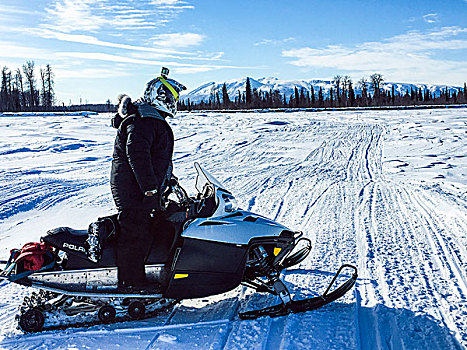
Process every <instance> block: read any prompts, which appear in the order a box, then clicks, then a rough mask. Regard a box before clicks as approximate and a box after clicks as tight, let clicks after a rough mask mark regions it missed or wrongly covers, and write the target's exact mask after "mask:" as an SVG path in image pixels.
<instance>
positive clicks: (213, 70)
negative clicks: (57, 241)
mask: <svg viewBox="0 0 467 350" xmlns="http://www.w3.org/2000/svg"><path fill="white" fill-rule="evenodd" d="M0 37H1V38H2V39H1V40H0V65H1V66H4V65H6V66H8V67H9V68H10V69H12V70H14V69H16V68H18V67H20V66H21V65H22V64H23V63H25V61H26V60H34V61H35V63H36V66H38V67H40V66H44V65H45V64H47V63H49V64H50V65H51V66H52V69H53V70H54V72H55V74H56V79H55V80H56V87H55V89H56V93H57V98H58V100H59V101H62V102H64V103H65V104H68V103H69V101H70V100H71V101H72V102H73V103H78V102H79V100H80V98H81V100H82V102H83V103H84V102H85V101H88V102H90V103H99V102H104V101H105V100H107V99H111V100H115V98H116V96H117V94H119V93H122V92H125V93H128V94H129V95H130V96H132V97H134V98H136V97H139V96H140V94H141V93H142V90H143V88H144V85H145V83H146V82H147V81H149V80H150V79H151V78H153V77H154V76H155V75H158V73H159V71H160V67H161V66H162V65H164V66H167V67H169V68H170V69H171V74H170V75H171V77H173V78H175V79H177V80H179V81H180V82H182V83H184V84H185V85H186V86H187V87H188V89H189V90H190V89H193V88H195V87H197V86H199V85H201V84H202V83H205V82H209V81H217V82H221V81H226V80H230V79H238V78H242V77H245V76H251V77H254V78H261V77H268V76H275V77H277V78H280V79H285V80H291V79H332V77H334V76H335V75H336V74H341V75H350V76H351V77H352V78H353V79H354V80H355V81H356V80H359V79H360V78H361V77H362V76H368V75H369V74H372V73H374V72H378V73H381V74H383V76H384V78H385V80H386V81H394V82H411V83H412V82H413V83H417V82H418V83H433V84H452V85H458V86H462V85H463V83H464V81H467V59H466V57H467V0H444V1H441V0H438V1H431V0H424V1H419V0H411V1H399V0H393V1H370V0H367V1H364V0H362V1H339V0H334V1H316V0H308V1H307V0H302V1H297V0H288V1H273V0H269V1H266V0H255V1H251V0H250V1H234V0H231V1H219V0H218V1H214V0H199V1H191V0H119V1H118V0H49V1H46V0H34V1H31V0H29V1H26V0H15V1H11V0H0Z"/></svg>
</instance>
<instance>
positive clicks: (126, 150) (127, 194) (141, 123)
mask: <svg viewBox="0 0 467 350" xmlns="http://www.w3.org/2000/svg"><path fill="white" fill-rule="evenodd" d="M130 103H131V102H130ZM128 112H129V115H126V116H125V115H123V116H122V117H124V118H123V120H122V121H121V123H119V124H120V125H119V127H118V131H117V137H116V138H115V144H114V153H113V160H112V171H111V174H110V186H111V189H112V195H113V197H114V201H115V204H116V205H117V208H118V209H119V210H122V209H151V208H154V207H155V205H154V200H155V198H154V197H145V196H144V192H146V191H149V190H153V189H158V190H159V191H163V190H164V189H165V188H163V187H164V186H165V185H166V179H167V176H168V173H171V170H172V154H173V147H174V136H173V132H172V129H171V128H170V126H169V124H168V123H167V122H166V121H165V119H164V118H163V117H162V116H161V115H160V113H159V112H158V111H157V110H156V109H154V108H153V107H151V106H149V105H147V104H139V105H138V104H134V105H133V104H131V105H130V106H129V108H128ZM130 113H131V114H130ZM114 126H116V125H114Z"/></svg>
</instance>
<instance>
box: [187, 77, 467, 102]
mask: <svg viewBox="0 0 467 350" xmlns="http://www.w3.org/2000/svg"><path fill="white" fill-rule="evenodd" d="M246 80H247V78H246V77H245V78H242V79H237V80H229V81H226V82H225V85H226V88H227V92H228V94H229V97H230V99H231V100H235V98H236V97H237V96H238V94H239V93H240V94H242V93H244V92H245V89H246ZM250 84H251V88H252V89H257V90H258V91H260V92H270V91H271V90H272V91H274V90H278V91H279V92H280V94H281V95H282V96H284V95H285V97H286V99H287V100H288V99H289V98H290V96H291V95H292V94H293V93H294V89H295V87H297V89H298V91H301V90H304V92H305V93H306V91H308V92H310V90H311V86H313V89H314V92H315V94H317V93H318V91H319V89H320V88H322V90H323V95H324V96H328V95H329V91H330V89H331V88H332V87H334V83H333V81H330V80H315V79H305V80H281V79H278V78H275V77H267V78H261V79H254V78H251V77H250ZM223 85H224V82H220V83H216V82H209V83H206V84H203V85H201V86H199V87H197V88H195V89H193V90H190V91H188V92H186V93H184V94H182V96H181V98H182V100H184V101H187V100H188V99H190V102H191V103H199V102H201V101H205V102H208V101H209V99H210V98H214V97H215V96H216V93H218V94H219V98H220V100H222V86H223ZM393 85H394V90H395V91H396V93H397V94H399V95H401V94H405V93H406V91H407V90H408V91H410V90H411V89H417V90H418V89H422V91H425V90H429V91H430V93H431V94H432V95H433V94H434V95H435V96H439V95H440V94H441V92H442V91H444V90H445V89H446V87H447V88H448V91H449V92H450V93H451V94H452V93H453V92H456V93H458V92H459V91H460V90H462V88H461V87H457V86H449V85H431V84H409V83H393V82H387V83H384V87H383V89H385V90H387V91H391V89H392V86H393ZM354 89H355V92H356V93H357V94H360V93H361V88H360V86H359V85H358V84H355V83H354Z"/></svg>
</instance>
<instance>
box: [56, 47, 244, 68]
mask: <svg viewBox="0 0 467 350" xmlns="http://www.w3.org/2000/svg"><path fill="white" fill-rule="evenodd" d="M55 55H56V56H57V57H59V58H66V57H68V58H78V59H83V60H97V61H106V62H114V63H126V64H134V65H150V66H168V67H173V68H174V69H173V70H174V71H177V72H179V73H182V72H183V73H196V72H206V71H211V70H216V69H225V68H231V69H244V68H251V67H238V66H228V65H213V64H189V63H182V62H169V61H166V60H164V61H158V60H150V59H142V58H137V57H126V56H121V55H112V54H107V53H102V52H57V53H55Z"/></svg>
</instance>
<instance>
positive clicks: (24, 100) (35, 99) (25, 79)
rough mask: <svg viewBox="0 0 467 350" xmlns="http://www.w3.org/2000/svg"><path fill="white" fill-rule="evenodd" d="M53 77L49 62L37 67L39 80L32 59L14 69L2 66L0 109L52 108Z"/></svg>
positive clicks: (53, 100) (12, 110)
mask: <svg viewBox="0 0 467 350" xmlns="http://www.w3.org/2000/svg"><path fill="white" fill-rule="evenodd" d="M54 77H55V75H54V73H53V71H52V67H51V66H50V64H46V65H45V67H44V68H42V67H40V68H39V80H37V77H36V65H35V63H34V61H27V62H26V63H25V64H23V66H22V67H21V68H17V69H16V70H15V71H11V70H10V69H9V68H8V67H6V66H4V67H3V68H2V76H1V89H0V111H2V112H18V111H33V110H34V111H50V110H52V109H53V107H54V104H55V91H54ZM38 82H39V86H37V83H38Z"/></svg>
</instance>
